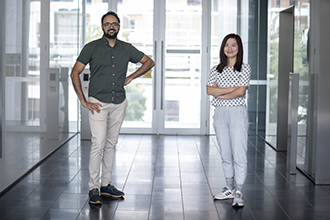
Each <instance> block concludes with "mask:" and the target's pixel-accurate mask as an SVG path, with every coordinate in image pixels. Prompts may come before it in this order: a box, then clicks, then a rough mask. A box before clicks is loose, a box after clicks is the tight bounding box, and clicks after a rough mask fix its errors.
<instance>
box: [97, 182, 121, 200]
mask: <svg viewBox="0 0 330 220" xmlns="http://www.w3.org/2000/svg"><path fill="white" fill-rule="evenodd" d="M124 195H125V194H124V193H123V192H122V191H119V190H118V189H116V187H114V186H113V185H111V184H109V185H107V186H102V187H101V196H105V197H109V196H110V197H113V198H121V197H123V196H124Z"/></svg>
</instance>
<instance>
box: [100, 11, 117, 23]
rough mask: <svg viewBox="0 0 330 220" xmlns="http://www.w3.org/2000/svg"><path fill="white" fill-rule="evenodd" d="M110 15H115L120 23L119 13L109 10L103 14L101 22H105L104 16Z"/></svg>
mask: <svg viewBox="0 0 330 220" xmlns="http://www.w3.org/2000/svg"><path fill="white" fill-rule="evenodd" d="M108 15H112V16H115V17H116V18H117V20H118V23H120V19H119V17H118V15H117V14H116V12H113V11H109V12H107V13H106V14H104V15H103V16H102V19H101V24H103V20H104V18H105V17H106V16H108Z"/></svg>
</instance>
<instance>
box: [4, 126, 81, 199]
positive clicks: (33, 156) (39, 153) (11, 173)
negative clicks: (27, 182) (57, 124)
mask: <svg viewBox="0 0 330 220" xmlns="http://www.w3.org/2000/svg"><path fill="white" fill-rule="evenodd" d="M74 135H75V133H60V134H59V137H58V138H56V139H54V138H49V137H47V133H38V132H3V133H2V146H1V145H0V192H2V191H4V190H5V189H7V188H8V187H10V186H11V185H12V184H13V183H14V182H15V181H16V180H17V179H19V178H20V177H21V176H23V175H24V174H25V173H27V172H28V171H29V170H31V169H32V168H34V167H35V166H37V165H38V164H39V163H40V162H41V161H42V160H43V159H45V158H47V156H49V155H50V154H51V153H52V152H53V151H54V150H55V149H57V148H58V146H60V145H62V144H63V143H65V142H66V141H67V140H69V139H70V138H71V137H73V136H74ZM0 195H1V194H0Z"/></svg>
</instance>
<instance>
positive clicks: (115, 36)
mask: <svg viewBox="0 0 330 220" xmlns="http://www.w3.org/2000/svg"><path fill="white" fill-rule="evenodd" d="M111 30H113V31H115V33H114V34H113V35H111V34H109V33H108V32H105V31H104V36H105V37H107V38H109V39H115V38H117V35H118V32H116V30H114V29H110V30H109V31H111Z"/></svg>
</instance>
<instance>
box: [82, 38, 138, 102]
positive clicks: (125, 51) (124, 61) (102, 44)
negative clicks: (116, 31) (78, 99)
mask: <svg viewBox="0 0 330 220" xmlns="http://www.w3.org/2000/svg"><path fill="white" fill-rule="evenodd" d="M143 56H144V53H143V52H141V51H139V50H138V49H136V48H135V47H134V46H133V45H132V44H129V43H126V42H123V41H120V40H118V39H117V40H116V43H115V46H114V47H111V46H110V45H109V42H108V41H107V39H106V38H105V37H104V36H103V37H102V38H100V39H98V40H95V41H92V42H90V43H88V44H86V45H85V46H84V48H83V49H82V51H81V52H80V54H79V56H78V58H77V61H79V62H81V63H83V64H85V65H87V64H88V63H89V68H90V73H91V74H90V82H89V89H88V96H91V97H94V98H96V99H98V100H100V101H101V102H105V103H114V104H119V103H122V102H123V101H124V100H125V98H126V94H125V89H124V83H125V78H126V73H127V67H128V63H129V62H132V63H137V62H139V61H140V60H141V59H142V57H143Z"/></svg>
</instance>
